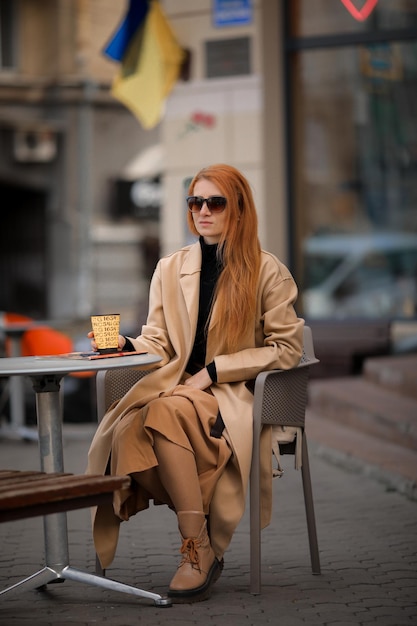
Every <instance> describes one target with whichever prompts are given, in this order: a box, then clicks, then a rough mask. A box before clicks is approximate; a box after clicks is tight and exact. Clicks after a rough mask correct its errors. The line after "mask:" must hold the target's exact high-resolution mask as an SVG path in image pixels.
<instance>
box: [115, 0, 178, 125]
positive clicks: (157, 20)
mask: <svg viewBox="0 0 417 626" xmlns="http://www.w3.org/2000/svg"><path fill="white" fill-rule="evenodd" d="M104 52H105V53H106V54H107V55H108V56H110V57H111V58H112V59H114V60H116V61H119V62H121V67H120V71H119V74H118V75H117V76H116V77H115V79H114V81H113V85H112V89H111V93H112V94H113V96H114V97H115V98H117V99H118V100H120V101H121V102H122V103H123V104H124V105H125V106H126V107H128V108H129V109H130V110H131V111H132V113H133V114H134V115H135V116H136V117H137V118H138V119H139V121H140V122H141V124H142V126H143V127H144V128H146V129H149V128H153V127H154V126H156V125H157V124H158V122H159V121H160V119H161V117H162V112H163V108H164V102H165V99H166V97H167V96H168V94H169V93H170V91H171V89H172V88H173V86H174V85H175V83H176V81H177V80H178V77H179V74H180V70H181V65H182V62H183V60H184V54H185V53H184V50H183V49H182V48H181V47H180V45H179V44H178V41H177V39H176V37H175V35H174V33H173V31H172V29H171V27H170V25H169V23H168V21H167V19H166V17H165V15H164V13H163V11H162V9H161V7H160V4H159V2H158V1H157V0H130V3H129V9H128V12H127V14H126V16H125V18H124V20H123V22H122V24H121V25H120V27H119V28H118V30H117V32H116V34H115V35H114V37H113V38H112V40H111V41H110V43H109V44H108V45H107V47H106V48H105V51H104Z"/></svg>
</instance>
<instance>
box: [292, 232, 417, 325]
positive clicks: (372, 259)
mask: <svg viewBox="0 0 417 626" xmlns="http://www.w3.org/2000/svg"><path fill="white" fill-rule="evenodd" d="M302 298H303V307H304V309H303V314H304V316H305V317H307V318H330V317H333V318H344V317H355V316H360V317H389V318H412V317H415V316H416V315H417V234H413V233H389V232H387V233H375V234H359V235H344V234H336V235H333V234H325V235H315V236H313V237H310V238H308V239H306V241H305V244H304V291H303V294H302Z"/></svg>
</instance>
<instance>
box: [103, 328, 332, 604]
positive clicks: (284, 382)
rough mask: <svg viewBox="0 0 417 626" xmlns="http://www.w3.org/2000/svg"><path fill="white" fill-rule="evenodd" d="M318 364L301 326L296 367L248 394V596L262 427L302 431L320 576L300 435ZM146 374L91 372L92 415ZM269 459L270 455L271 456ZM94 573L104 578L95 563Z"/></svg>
mask: <svg viewBox="0 0 417 626" xmlns="http://www.w3.org/2000/svg"><path fill="white" fill-rule="evenodd" d="M315 363H318V359H316V357H315V354H314V348H313V340H312V334H311V329H310V328H309V327H307V326H305V327H304V351H303V356H302V358H301V361H300V364H299V365H298V366H297V367H296V368H293V369H290V370H271V371H267V372H261V373H260V374H259V375H258V377H257V378H256V382H255V390H254V420H253V435H254V436H253V451H252V466H251V474H250V500H249V502H250V592H251V593H252V594H259V593H260V591H261V528H260V494H259V491H260V490H259V484H260V434H261V429H262V425H263V424H270V425H275V424H280V425H285V426H298V427H300V428H301V432H302V454H301V473H302V482H303V490H304V502H305V509H306V516H307V528H308V537H309V545H310V558H311V565H312V571H313V574H320V559H319V551H318V542H317V532H316V522H315V514H314V505H313V495H312V488H311V477H310V467H309V461H308V451H307V438H306V434H305V431H304V425H305V412H306V406H307V384H308V372H309V367H310V366H311V365H314V364H315ZM148 373H149V371H143V370H139V369H133V368H123V369H119V370H118V369H116V370H102V371H100V372H98V373H97V377H96V385H97V416H98V420H99V421H100V420H101V419H102V417H103V415H104V414H105V412H106V411H107V409H108V408H109V407H110V405H111V404H112V403H113V402H114V401H115V400H119V399H120V398H121V397H122V396H123V395H124V394H125V393H126V392H127V391H128V390H129V389H130V388H131V387H132V386H133V385H134V384H135V383H136V382H137V381H138V380H140V378H142V377H143V376H146V374H148ZM280 452H281V454H295V442H294V443H292V444H284V445H280ZM271 455H272V452H271ZM96 571H97V573H100V574H102V575H104V570H103V569H102V568H101V565H100V562H99V561H98V558H97V559H96Z"/></svg>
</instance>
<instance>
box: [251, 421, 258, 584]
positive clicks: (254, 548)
mask: <svg viewBox="0 0 417 626" xmlns="http://www.w3.org/2000/svg"><path fill="white" fill-rule="evenodd" d="M249 494H250V495H249V514H250V531H249V535H250V539H249V541H250V583H249V591H250V593H252V594H254V595H258V594H260V593H261V498H260V450H259V430H257V429H256V428H255V431H254V445H253V452H252V465H251V471H250V491H249Z"/></svg>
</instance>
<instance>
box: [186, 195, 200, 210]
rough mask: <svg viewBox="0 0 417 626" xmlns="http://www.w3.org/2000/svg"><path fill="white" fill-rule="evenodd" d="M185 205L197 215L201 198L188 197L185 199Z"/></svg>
mask: <svg viewBox="0 0 417 626" xmlns="http://www.w3.org/2000/svg"><path fill="white" fill-rule="evenodd" d="M187 205H188V208H189V210H190V211H191V212H192V213H197V212H198V211H201V207H202V206H203V198H200V197H199V196H189V197H188V198H187Z"/></svg>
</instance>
